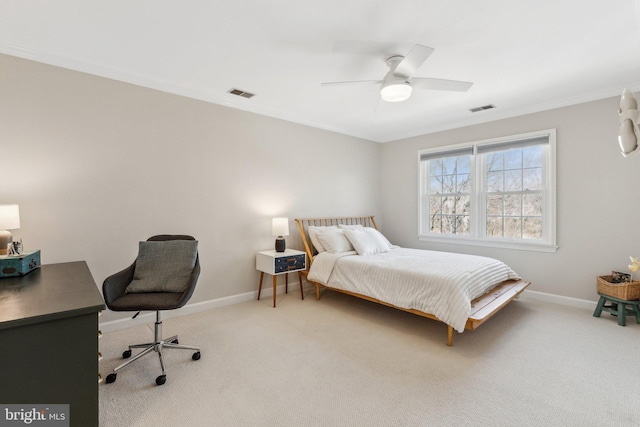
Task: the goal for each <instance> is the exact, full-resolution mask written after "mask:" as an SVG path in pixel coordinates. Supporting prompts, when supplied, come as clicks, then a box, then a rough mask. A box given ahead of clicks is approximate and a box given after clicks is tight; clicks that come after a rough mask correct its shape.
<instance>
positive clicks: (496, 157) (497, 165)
mask: <svg viewBox="0 0 640 427" xmlns="http://www.w3.org/2000/svg"><path fill="white" fill-rule="evenodd" d="M503 158H504V156H503V154H502V152H497V153H489V154H488V155H487V170H488V171H500V170H503V169H504V167H503V165H502V163H503Z"/></svg>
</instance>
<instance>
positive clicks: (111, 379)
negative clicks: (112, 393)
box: [106, 373, 118, 384]
mask: <svg viewBox="0 0 640 427" xmlns="http://www.w3.org/2000/svg"><path fill="white" fill-rule="evenodd" d="M117 376H118V374H113V373H111V374H109V375H107V379H106V383H107V384H111V383H114V382H116V377H117Z"/></svg>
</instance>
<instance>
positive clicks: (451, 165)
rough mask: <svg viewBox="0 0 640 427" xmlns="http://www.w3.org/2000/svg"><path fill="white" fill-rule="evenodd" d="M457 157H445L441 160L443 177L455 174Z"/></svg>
mask: <svg viewBox="0 0 640 427" xmlns="http://www.w3.org/2000/svg"><path fill="white" fill-rule="evenodd" d="M456 160H457V157H445V158H444V159H443V160H442V167H443V172H442V173H444V174H445V175H453V174H454V173H456Z"/></svg>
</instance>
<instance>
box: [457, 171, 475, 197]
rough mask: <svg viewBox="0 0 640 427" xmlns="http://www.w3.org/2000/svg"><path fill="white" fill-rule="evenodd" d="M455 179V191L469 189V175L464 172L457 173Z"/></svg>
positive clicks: (467, 191) (459, 191)
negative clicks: (456, 185)
mask: <svg viewBox="0 0 640 427" xmlns="http://www.w3.org/2000/svg"><path fill="white" fill-rule="evenodd" d="M456 180H457V184H458V187H457V189H456V192H458V193H469V192H470V191H471V175H469V174H468V173H466V174H458V175H456Z"/></svg>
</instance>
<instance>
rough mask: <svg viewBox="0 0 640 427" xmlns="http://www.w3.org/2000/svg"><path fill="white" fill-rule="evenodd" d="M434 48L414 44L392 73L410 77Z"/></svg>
mask: <svg viewBox="0 0 640 427" xmlns="http://www.w3.org/2000/svg"><path fill="white" fill-rule="evenodd" d="M434 50H435V49H434V48H432V47H427V46H423V45H421V44H417V45H415V46H414V47H413V48H412V49H411V50H410V51H409V53H408V54H407V56H405V57H404V59H403V60H402V61H401V62H400V63H399V64H398V66H397V67H396V69H395V70H394V71H393V74H396V75H401V76H404V77H411V76H413V73H415V72H416V70H417V69H418V68H420V66H421V65H422V64H423V63H424V61H426V60H427V58H428V57H429V56H431V54H432V53H433V51H434Z"/></svg>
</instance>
